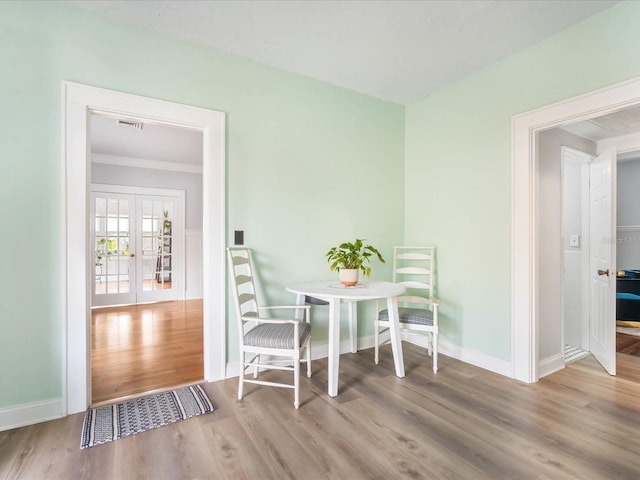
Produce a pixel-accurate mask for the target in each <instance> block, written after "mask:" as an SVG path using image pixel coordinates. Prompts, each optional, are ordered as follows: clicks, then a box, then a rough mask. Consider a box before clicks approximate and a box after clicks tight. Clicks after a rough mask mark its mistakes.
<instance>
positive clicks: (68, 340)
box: [60, 81, 226, 415]
mask: <svg viewBox="0 0 640 480" xmlns="http://www.w3.org/2000/svg"><path fill="white" fill-rule="evenodd" d="M92 113H101V114H107V115H117V116H122V117H124V118H130V119H132V120H136V119H137V120H145V121H154V122H157V123H162V124H165V125H174V126H180V127H183V128H190V129H192V130H196V131H200V132H202V136H203V280H202V282H203V332H204V374H205V380H207V381H215V380H220V379H223V378H225V364H226V351H225V343H226V334H225V331H226V328H225V327H226V302H225V299H226V294H225V274H226V270H225V258H224V246H225V238H226V230H225V202H224V200H225V162H224V160H225V115H224V113H223V112H217V111H214V110H207V109H204V108H199V107H193V106H189V105H182V104H178V103H172V102H167V101H163V100H156V99H152V98H148V97H142V96H138V95H131V94H127V93H121V92H116V91H112V90H106V89H102V88H96V87H91V86H88V85H82V84H78V83H73V82H67V81H63V82H62V122H61V123H62V125H63V128H62V142H61V144H62V152H61V153H62V154H61V161H62V168H61V171H62V172H63V176H62V178H61V183H62V188H61V191H62V199H61V201H62V203H63V205H64V208H63V209H62V211H63V215H62V222H63V225H65V228H64V229H63V239H62V242H61V245H62V246H63V248H62V251H61V252H60V254H61V266H62V268H61V279H62V282H61V283H62V286H63V287H62V289H61V291H62V292H61V293H62V298H61V306H62V308H61V309H62V311H61V318H62V319H64V320H63V328H62V337H63V338H62V344H63V348H62V372H61V373H62V393H63V397H64V401H63V408H64V412H63V414H65V415H66V414H71V413H76V412H81V411H84V410H86V408H87V407H88V405H89V399H90V375H89V374H90V371H89V369H88V365H89V355H90V343H89V342H90V339H89V333H90V298H89V295H90V288H89V278H88V277H89V275H90V271H91V269H90V265H89V262H87V258H88V255H87V253H88V249H89V248H90V245H89V234H88V232H89V229H88V225H87V222H88V221H89V218H88V217H89V209H88V206H89V204H88V202H89V191H90V188H89V179H90V178H91V176H90V168H91V165H90V162H89V153H90V148H89V146H90V145H89V133H90V131H89V128H90V122H89V118H90V115H91V114H92Z"/></svg>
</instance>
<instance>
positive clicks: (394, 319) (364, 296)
mask: <svg viewBox="0 0 640 480" xmlns="http://www.w3.org/2000/svg"><path fill="white" fill-rule="evenodd" d="M285 289H286V290H287V291H288V292H291V293H294V294H296V299H297V303H296V304H297V305H304V304H305V299H306V298H307V297H314V298H318V299H320V300H324V301H326V302H328V304H329V341H328V346H329V352H328V381H329V385H328V388H327V391H328V394H329V396H330V397H335V396H336V395H338V376H339V372H340V321H341V320H340V318H341V315H340V313H341V304H342V303H346V304H347V305H348V309H349V320H350V321H349V324H350V332H351V343H350V350H351V351H352V352H354V353H355V352H356V351H357V307H356V304H357V302H361V301H364V300H381V299H386V301H387V309H388V311H389V334H390V338H391V348H392V351H393V363H394V365H395V371H396V376H398V377H400V378H402V377H404V360H403V357H402V342H401V341H400V323H399V319H398V300H397V297H398V295H402V294H403V293H405V291H406V289H405V287H403V286H402V285H399V284H397V283H391V282H369V283H366V282H363V283H358V284H356V285H354V286H345V285H343V284H341V283H340V282H337V281H323V282H311V283H300V284H295V285H287V286H286V287H285ZM312 321H313V320H312Z"/></svg>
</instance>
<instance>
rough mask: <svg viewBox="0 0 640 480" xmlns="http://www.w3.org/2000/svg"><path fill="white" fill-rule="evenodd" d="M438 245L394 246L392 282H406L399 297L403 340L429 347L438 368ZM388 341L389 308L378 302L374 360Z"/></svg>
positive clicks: (434, 366) (435, 371)
mask: <svg viewBox="0 0 640 480" xmlns="http://www.w3.org/2000/svg"><path fill="white" fill-rule="evenodd" d="M435 254H436V247H393V282H394V283H399V284H401V285H404V287H405V288H406V289H407V292H406V293H405V295H403V296H400V297H398V315H399V320H400V333H401V336H402V340H403V341H408V342H411V343H414V344H416V345H420V346H424V347H426V348H427V350H428V353H429V356H432V355H433V372H434V373H437V371H438V302H437V300H436V298H435V297H434V292H433V287H434V279H435ZM388 342H389V312H388V311H387V310H386V309H384V310H380V308H379V305H378V302H376V318H375V322H374V343H375V353H374V355H375V362H376V364H377V363H378V361H379V348H380V345H384V344H385V343H388Z"/></svg>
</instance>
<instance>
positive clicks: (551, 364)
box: [538, 353, 564, 378]
mask: <svg viewBox="0 0 640 480" xmlns="http://www.w3.org/2000/svg"><path fill="white" fill-rule="evenodd" d="M563 368H564V355H563V354H562V353H559V354H557V355H553V356H552V357H548V358H545V359H544V360H540V363H539V364H538V376H539V377H540V378H542V377H546V376H547V375H551V374H552V373H555V372H557V371H559V370H562V369H563Z"/></svg>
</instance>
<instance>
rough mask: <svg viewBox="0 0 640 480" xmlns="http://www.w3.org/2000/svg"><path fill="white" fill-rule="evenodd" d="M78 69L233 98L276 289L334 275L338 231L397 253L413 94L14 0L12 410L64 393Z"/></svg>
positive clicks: (3, 400)
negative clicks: (328, 258) (65, 217)
mask: <svg viewBox="0 0 640 480" xmlns="http://www.w3.org/2000/svg"><path fill="white" fill-rule="evenodd" d="M63 80H68V81H73V82H78V83H84V84H88V85H93V86H97V87H103V88H108V89H111V90H118V91H123V92H127V93H133V94H138V95H144V96H148V97H153V98H159V99H163V100H169V101H174V102H178V103H184V104H190V105H196V106H199V107H204V108H210V109H213V110H219V111H224V112H226V114H227V181H226V185H227V227H228V233H229V235H228V239H229V243H231V239H232V234H233V230H236V229H242V230H245V240H246V243H247V244H248V245H250V246H251V247H252V248H254V249H255V254H256V259H257V260H258V262H259V267H260V269H261V273H262V275H263V280H264V281H265V282H268V284H269V288H268V289H266V294H267V297H268V298H267V301H273V302H278V303H280V302H283V301H291V300H292V296H291V294H287V293H286V292H285V291H284V289H283V286H284V285H285V284H287V283H292V282H297V281H303V280H311V279H318V280H322V279H332V278H334V274H333V273H331V272H329V271H328V267H327V263H326V262H325V260H324V256H323V255H324V253H325V252H326V251H327V250H328V249H329V248H330V247H332V246H334V245H335V244H338V243H340V242H342V241H345V240H348V239H353V238H355V237H356V236H359V237H364V238H366V239H368V240H369V241H370V242H371V243H373V244H374V245H375V246H377V247H378V248H380V249H381V250H382V251H383V252H385V253H387V255H390V253H391V248H390V247H391V246H392V245H394V244H397V243H401V241H402V236H403V221H404V216H403V212H404V205H403V202H404V196H403V181H404V170H403V169H404V167H403V158H404V108H403V107H402V106H399V105H395V104H391V103H388V102H383V101H380V100H376V99H373V98H371V97H367V96H365V95H360V94H356V93H353V92H350V91H348V90H345V89H341V88H337V87H334V86H331V85H328V84H325V83H322V82H318V81H315V80H311V79H307V78H304V77H302V76H297V75H293V74H289V73H286V72H283V71H280V70H278V69H274V68H269V67H265V66H262V65H259V64H256V63H252V62H250V61H247V60H244V59H241V58H239V57H235V56H231V55H227V54H223V53H217V52H214V51H211V50H210V49H205V48H203V47H199V46H196V45H193V44H190V43H187V42H181V41H177V40H174V39H171V38H169V37H166V36H163V35H159V34H155V33H152V32H148V31H143V30H140V29H136V28H132V27H129V26H127V25H125V24H122V23H116V22H107V21H104V20H102V19H99V18H98V17H95V16H93V15H92V14H90V13H87V12H84V11H81V10H76V9H73V8H69V7H64V6H60V5H56V4H51V3H48V2H0V105H2V113H3V115H2V117H1V120H0V122H2V123H1V124H0V158H1V159H2V162H1V164H0V168H1V170H0V172H1V175H2V179H3V188H2V189H0V192H1V193H0V195H2V197H1V199H2V205H3V208H2V225H3V226H4V232H5V233H4V236H3V246H4V253H5V255H4V258H3V264H2V275H1V276H0V310H1V313H0V365H2V373H0V409H1V408H3V407H10V406H14V405H19V404H23V403H28V402H35V401H40V400H45V399H50V398H55V397H60V396H61V395H62V391H61V389H62V387H61V375H62V374H61V369H62V357H63V352H62V331H63V330H62V326H63V318H62V314H61V308H62V307H61V303H62V302H61V295H62V284H63V278H62V274H61V272H62V259H61V257H60V254H61V253H62V251H63V243H62V238H63V237H62V235H63V225H62V223H61V219H62V212H63V206H62V193H61V192H62V176H63V171H62V167H61V160H60V157H61V139H60V136H61V98H60V94H61V82H62V81H63ZM374 277H376V278H388V277H390V269H389V266H388V265H385V266H381V267H378V268H375V269H374ZM229 310H232V309H231V308H229ZM364 310H365V312H366V313H367V314H368V313H369V310H370V307H364ZM229 316H230V318H231V322H228V324H229V329H228V330H229V333H228V338H227V342H228V358H229V361H236V360H237V358H238V354H237V346H236V343H237V332H236V327H235V317H234V313H233V311H230V314H229ZM369 333H371V331H369V330H367V327H366V326H364V325H363V326H362V329H361V334H369ZM314 339H315V341H318V342H322V341H323V340H324V339H326V314H325V313H324V312H322V311H320V312H319V315H318V322H317V324H314Z"/></svg>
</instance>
